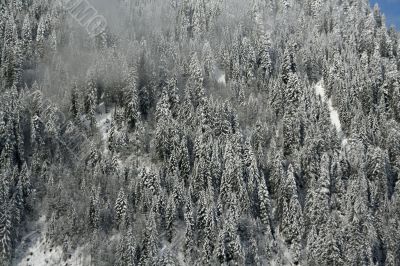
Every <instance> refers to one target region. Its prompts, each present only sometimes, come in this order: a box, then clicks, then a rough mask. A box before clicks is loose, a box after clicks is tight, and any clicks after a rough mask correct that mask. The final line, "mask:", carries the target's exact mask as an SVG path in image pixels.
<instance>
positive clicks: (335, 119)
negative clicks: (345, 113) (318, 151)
mask: <svg viewBox="0 0 400 266" xmlns="http://www.w3.org/2000/svg"><path fill="white" fill-rule="evenodd" d="M315 94H317V95H318V96H320V97H321V99H322V101H323V102H325V103H326V104H327V105H328V109H329V114H330V117H331V123H332V125H334V126H335V128H336V130H337V132H338V133H339V135H340V136H342V147H347V146H348V139H347V138H346V137H345V136H344V134H343V131H342V124H341V123H340V119H339V113H338V111H337V110H336V109H335V108H334V107H333V105H332V99H330V98H329V99H327V98H326V93H325V88H324V80H323V79H321V80H320V81H319V82H318V83H317V84H316V85H315Z"/></svg>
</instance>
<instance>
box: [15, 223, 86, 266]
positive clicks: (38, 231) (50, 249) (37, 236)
mask: <svg viewBox="0 0 400 266" xmlns="http://www.w3.org/2000/svg"><path fill="white" fill-rule="evenodd" d="M46 231H47V224H46V218H45V217H44V216H42V217H41V218H40V219H39V220H38V221H37V222H36V223H35V224H34V225H32V231H31V232H29V233H28V234H27V235H26V236H24V237H23V238H22V241H21V243H20V244H19V246H18V247H17V249H16V252H15V253H16V258H14V260H13V262H12V265H13V266H42V265H43V266H44V265H49V266H58V265H63V266H84V265H89V263H90V262H89V261H90V257H89V256H87V255H85V254H87V253H86V252H85V248H84V247H78V248H77V249H76V250H75V251H74V252H72V253H71V256H68V259H67V260H65V261H64V260H63V257H64V256H63V255H64V254H63V251H62V247H61V246H53V245H52V244H51V243H50V242H49V241H48V240H47V239H46Z"/></svg>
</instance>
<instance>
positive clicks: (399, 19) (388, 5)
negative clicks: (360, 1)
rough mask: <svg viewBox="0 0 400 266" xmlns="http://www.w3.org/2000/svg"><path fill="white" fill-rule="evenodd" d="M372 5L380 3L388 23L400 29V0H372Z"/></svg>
mask: <svg viewBox="0 0 400 266" xmlns="http://www.w3.org/2000/svg"><path fill="white" fill-rule="evenodd" d="M370 1H371V5H372V6H373V5H374V4H375V3H378V4H379V7H380V8H381V10H382V12H383V13H384V14H385V16H386V20H387V24H388V26H390V25H392V24H393V25H395V26H396V28H397V30H400V0H370Z"/></svg>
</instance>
